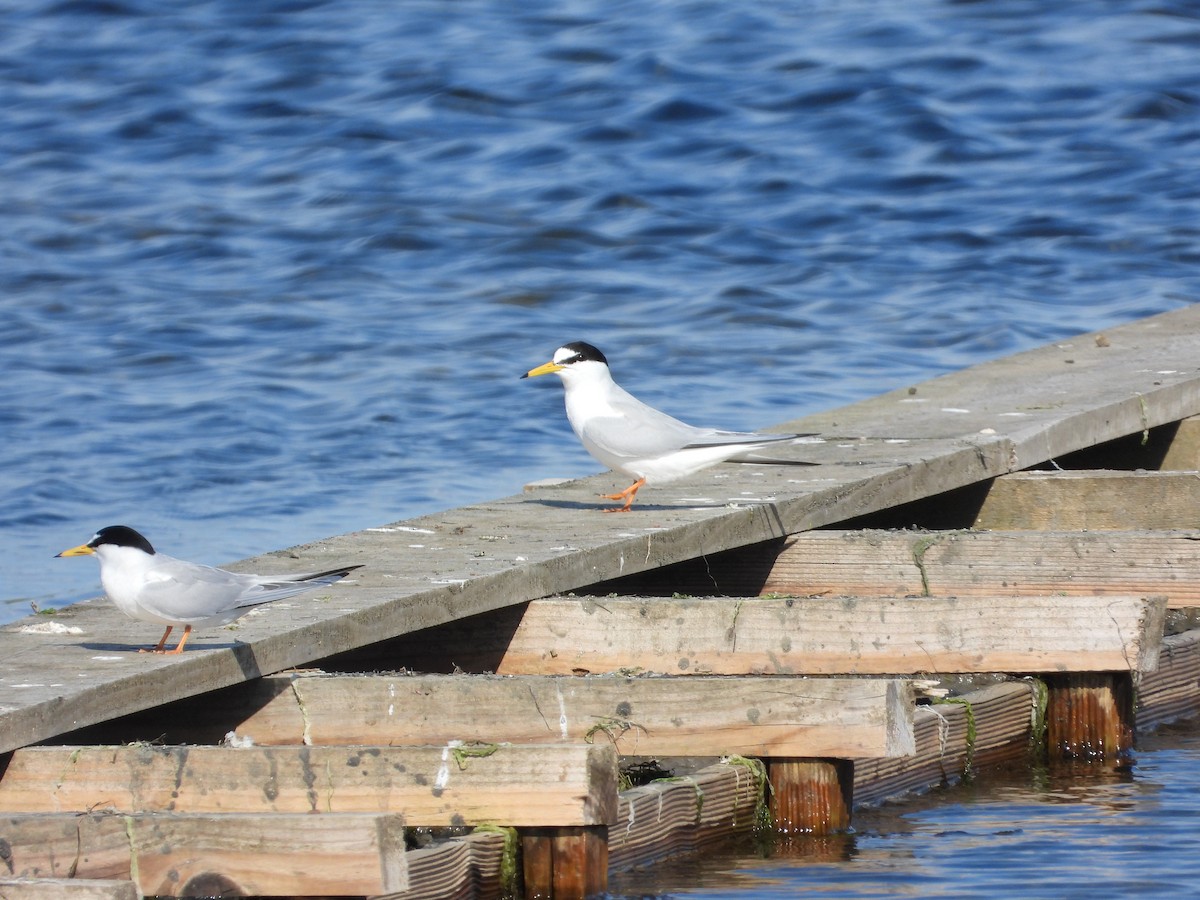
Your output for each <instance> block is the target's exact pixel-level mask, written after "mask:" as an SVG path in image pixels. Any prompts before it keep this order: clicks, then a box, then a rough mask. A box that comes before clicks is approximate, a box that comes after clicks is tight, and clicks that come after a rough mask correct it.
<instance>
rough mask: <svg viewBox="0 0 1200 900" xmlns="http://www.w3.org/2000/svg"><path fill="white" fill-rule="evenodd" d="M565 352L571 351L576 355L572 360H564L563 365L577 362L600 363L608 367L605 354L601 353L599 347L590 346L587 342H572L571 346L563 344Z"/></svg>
mask: <svg viewBox="0 0 1200 900" xmlns="http://www.w3.org/2000/svg"><path fill="white" fill-rule="evenodd" d="M562 348H563V349H564V350H570V351H571V352H572V353H574V354H575V355H574V356H573V357H571V358H570V359H564V360H563V364H564V365H565V364H567V363H575V362H587V361H589V360H590V361H592V362H600V363H604V364H605V365H606V366H607V365H608V360H607V359H605V358H604V354H603V353H601V352H600V349H599V348H598V347H595V346H593V345H592V344H589V343H588V342H587V341H571V343H569V344H563V345H562Z"/></svg>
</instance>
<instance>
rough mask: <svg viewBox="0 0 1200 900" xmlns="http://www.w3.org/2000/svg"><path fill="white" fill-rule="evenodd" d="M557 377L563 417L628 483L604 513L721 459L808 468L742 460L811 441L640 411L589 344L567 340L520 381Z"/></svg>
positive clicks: (643, 407)
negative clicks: (645, 489)
mask: <svg viewBox="0 0 1200 900" xmlns="http://www.w3.org/2000/svg"><path fill="white" fill-rule="evenodd" d="M551 374H554V375H557V376H558V377H559V378H560V379H562V383H563V396H564V400H565V401H566V406H567V419H568V420H569V421H570V423H571V428H572V429H573V430H574V431H575V434H576V436H577V437H578V438H579V440H580V441H581V442H582V444H583V446H584V449H586V450H587V452H588V453H590V454H591V455H592V456H593V457H594V458H595V459H596V460H597V461H599V462H600V463H602V464H603V465H605V466H607V467H608V468H610V469H613V470H615V471H617V472H621V473H622V474H624V475H628V476H629V477H630V478H634V479H636V481H634V483H633V484H631V485H630V486H629V487H627V488H626V489H625V490H623V491H620V492H619V493H616V494H601V495H600V496H601V497H603V498H604V499H606V500H620V501H624V505H623V506H618V507H614V508H612V509H609V510H606V512H629V510H630V508H631V507H632V506H633V498H634V497H635V496H636V495H637V492H638V489H639V488H641V487H642V486H643V485H645V484H648V483H659V482H664V481H671V480H673V479H676V478H682V477H683V476H685V475H691V474H692V473H693V472H698V471H700V470H701V469H705V468H707V467H709V466H712V465H716V464H717V463H720V462H726V461H744V462H761V463H768V464H771V463H774V464H785V465H815V463H808V462H803V461H800V460H791V459H768V458H756V459H750V458H745V457H746V454H750V453H753V452H754V451H755V450H759V449H761V448H763V447H765V446H767V445H768V444H776V443H783V442H785V441H794V440H796V439H797V438H802V437H811V435H807V434H773V433H766V432H760V431H755V432H746V431H721V430H719V429H716V428H698V427H696V426H695V425H688V424H687V423H686V422H681V421H679V420H678V419H676V418H674V417H672V416H669V415H667V414H666V413H664V412H660V411H659V410H657V409H655V408H654V407H652V406H647V405H646V404H645V403H643V402H642V401H641V400H638V399H637V398H636V397H634V396H633V395H632V394H630V393H629V392H628V391H626V390H625V389H624V388H622V387H621V386H620V385H619V384H617V383H616V382H615V381H614V380H613V377H612V373H611V372H610V371H609V368H608V360H607V359H605V357H604V354H603V353H601V352H600V351H599V350H598V349H596V348H595V347H593V346H592V345H591V344H588V343H585V342H583V341H572V342H571V343H569V344H564V345H563V346H561V347H559V348H558V349H557V350H555V351H554V358H553V359H551V360H550V362H548V363H544V364H543V365H540V366H538V367H537V368H535V369H530V370H529V371H528V372H526V373H525V374H524V375H522V376H521V377H522V378H536V377H537V376H539V375H551Z"/></svg>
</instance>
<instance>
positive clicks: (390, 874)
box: [0, 813, 408, 897]
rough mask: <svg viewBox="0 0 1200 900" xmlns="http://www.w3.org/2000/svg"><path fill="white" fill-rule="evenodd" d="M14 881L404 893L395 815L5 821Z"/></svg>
mask: <svg viewBox="0 0 1200 900" xmlns="http://www.w3.org/2000/svg"><path fill="white" fill-rule="evenodd" d="M0 834H3V836H4V840H5V841H6V843H7V845H8V847H9V848H10V849H11V858H12V867H13V872H14V874H16V875H20V876H23V877H39V878H47V877H48V878H64V877H71V876H78V877H81V878H115V879H122V880H132V881H135V882H136V883H137V884H138V886H139V887H140V889H141V891H142V892H143V893H145V894H147V895H158V896H166V897H195V896H218V895H222V894H224V895H230V896H292V895H309V896H312V895H314V894H315V895H322V894H342V895H344V894H360V895H365V894H379V893H385V892H388V891H396V890H403V889H405V888H407V887H408V874H407V867H406V863H405V850H404V820H403V818H402V817H400V816H391V815H330V816H310V815H270V816H261V815H207V816H205V815H201V816H187V815H153V814H150V815H111V814H99V813H90V814H86V815H61V814H59V815H24V816H21V815H17V816H14V815H9V814H5V815H4V816H2V817H0Z"/></svg>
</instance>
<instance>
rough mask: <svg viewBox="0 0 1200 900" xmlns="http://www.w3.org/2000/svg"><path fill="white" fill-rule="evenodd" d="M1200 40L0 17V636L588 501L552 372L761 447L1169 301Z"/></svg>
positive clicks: (596, 12) (379, 6)
mask: <svg viewBox="0 0 1200 900" xmlns="http://www.w3.org/2000/svg"><path fill="white" fill-rule="evenodd" d="M1198 15H1200V14H1197V11H1196V8H1195V7H1194V6H1192V5H1187V4H1182V3H1180V4H1177V5H1172V4H1170V3H1159V2H1155V3H1138V2H1113V3H1107V4H1104V5H1103V6H1102V7H1099V8H1093V7H1086V8H1085V7H1078V8H1076V7H1073V6H1067V7H1064V8H1059V5H1054V4H1040V3H1031V2H995V3H969V2H934V0H915V2H912V3H906V4H894V3H867V2H847V3H839V4H811V3H795V2H791V0H789V2H763V3H756V4H744V3H735V2H670V3H668V2H659V3H654V2H651V3H631V4H626V3H619V2H618V3H614V2H611V0H605V2H575V0H554V2H543V0H531V2H526V3H521V4H510V3H504V2H488V0H462V2H455V3H443V2H436V3H435V2H419V0H412V2H406V3H383V2H371V0H337V2H318V0H307V2H306V0H288V2H284V0H276V2H261V3H237V2H217V0H208V2H205V0H191V2H169V0H161V2H151V0H91V2H89V0H57V2H21V3H13V2H7V3H6V2H0V123H2V126H3V127H0V186H2V188H3V189H2V190H0V221H2V223H3V229H2V230H0V247H2V248H3V250H2V259H0V303H2V304H3V329H2V332H0V334H2V338H0V367H2V371H3V372H4V374H5V376H6V378H5V383H6V390H5V391H4V392H3V393H2V394H0V428H2V430H3V435H4V440H3V441H0V538H2V540H3V547H4V554H3V562H2V565H3V572H2V575H3V579H2V585H0V607H2V608H3V609H5V610H6V612H5V613H4V615H5V617H7V618H11V617H12V616H15V615H17V614H18V613H21V612H24V611H26V610H27V609H28V606H29V603H30V602H31V601H32V602H36V603H38V604H41V605H55V604H60V603H64V602H68V601H71V600H74V599H78V598H80V597H82V596H86V595H90V594H92V593H95V592H96V591H97V590H98V584H99V581H98V577H97V574H96V567H95V565H94V564H92V563H90V562H86V561H85V562H79V561H61V560H59V561H55V560H52V559H51V556H52V555H53V554H54V553H55V552H57V551H58V550H60V549H62V548H64V547H67V546H73V545H74V544H76V543H79V542H81V541H83V540H86V539H87V538H88V537H90V536H91V534H92V533H93V532H94V531H95V530H96V529H97V528H99V527H101V526H103V525H106V524H111V523H116V522H124V523H128V524H132V525H135V526H136V527H138V528H140V529H141V530H143V531H144V532H145V533H146V534H147V535H148V536H150V538H151V540H153V541H154V542H156V543H157V544H158V545H160V546H162V547H163V549H165V550H166V551H167V552H170V553H174V554H175V555H179V556H184V557H187V558H192V559H197V560H202V561H206V562H212V563H221V562H228V561H231V560H234V559H239V558H242V557H245V556H248V555H251V554H254V553H258V552H263V551H267V550H271V549H276V548H280V547H285V546H289V545H291V544H294V543H297V542H301V541H305V540H309V539H316V538H320V537H324V536H328V535H330V534H335V533H342V532H346V531H350V530H354V529H358V528H363V527H370V526H375V525H380V524H384V523H387V522H391V521H395V520H397V519H400V518H405V517H410V516H412V515H415V514H419V513H423V512H429V511H433V510H437V509H442V508H448V507H452V506H456V505H462V504H466V503H469V502H472V501H478V500H484V499H488V498H491V497H496V496H503V495H507V494H511V493H514V492H516V491H518V490H520V488H521V486H522V485H523V484H524V483H525V482H527V481H530V480H533V479H536V478H541V477H548V476H556V475H581V474H587V473H590V472H593V471H596V470H597V465H596V464H595V463H593V462H592V461H591V460H590V459H589V458H588V457H587V456H586V455H585V454H584V453H583V451H582V449H581V448H579V446H578V445H577V443H576V442H575V440H574V438H573V436H572V435H571V434H570V432H569V429H568V427H567V424H566V421H565V417H564V416H563V414H562V409H561V398H560V393H561V392H560V390H559V388H558V385H557V384H554V383H545V384H544V383H541V382H534V383H530V382H524V383H522V382H518V381H517V375H518V374H519V373H521V372H524V371H525V370H526V369H528V368H530V367H531V366H533V365H535V364H537V363H540V362H542V361H544V360H545V359H547V358H548V357H549V355H550V353H551V352H552V351H553V349H554V348H555V347H556V346H558V345H559V344H561V343H563V342H565V341H567V340H572V339H586V340H590V341H592V342H593V343H596V344H598V345H599V346H600V347H601V348H603V349H604V350H606V352H607V353H608V355H609V357H610V359H611V360H612V362H613V366H614V369H615V371H616V374H617V376H618V378H619V379H622V380H623V381H624V382H625V383H626V384H627V385H628V386H629V387H630V388H631V389H632V390H634V392H635V393H639V394H641V395H643V396H644V397H645V398H646V399H648V400H649V401H651V402H653V403H655V404H657V405H660V406H663V407H666V408H667V409H669V410H670V411H672V412H674V413H675V414H676V415H679V416H681V417H683V418H690V419H692V420H695V421H700V422H705V423H711V424H715V425H721V426H725V427H747V428H748V427H758V426H764V425H768V424H772V423H776V422H780V421H784V420H786V419H790V418H794V417H796V416H798V415H801V414H804V413H806V412H810V411H814V410H819V409H823V408H827V407H830V406H833V405H840V404H843V403H846V402H849V401H852V400H855V399H859V398H862V397H865V396H869V395H873V394H876V393H879V392H882V391H884V390H887V389H890V388H893V387H896V386H898V385H903V384H905V383H909V382H912V381H916V380H921V379H925V378H928V377H931V376H934V375H937V374H939V373H941V372H945V371H947V370H951V369H955V368H959V367H962V366H965V365H968V364H971V363H974V362H977V361H980V360H983V359H986V358H990V357H996V356H1000V355H1004V354H1008V353H1011V352H1013V351H1016V350H1019V349H1022V348H1026V347H1029V346H1032V345H1037V344H1040V343H1044V342H1046V341H1049V340H1053V339H1057V338H1060V337H1063V336H1066V335H1070V334H1073V333H1077V332H1080V331H1085V330H1091V329H1095V328H1102V327H1106V326H1108V325H1111V324H1113V323H1117V322H1122V321H1126V320H1129V319H1132V318H1136V317H1139V316H1143V315H1146V314H1149V313H1154V312H1158V311H1162V310H1167V309H1171V308H1174V307H1178V306H1180V305H1182V304H1186V303H1189V302H1192V301H1193V300H1194V299H1195V298H1196V296H1197V293H1198V292H1197V288H1198V285H1200V275H1198V274H1197V262H1200V253H1198V250H1197V245H1196V237H1197V233H1198V229H1200V197H1198V194H1200V182H1197V179H1196V172H1197V164H1198V163H1200V152H1198V150H1197V147H1198V144H1197V140H1198V138H1200V116H1198V112H1200V91H1198V89H1197V85H1198V84H1200V18H1198ZM548 381H551V382H552V381H553V380H552V379H549V380H548Z"/></svg>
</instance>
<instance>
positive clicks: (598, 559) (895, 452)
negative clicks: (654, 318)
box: [0, 307, 1200, 752]
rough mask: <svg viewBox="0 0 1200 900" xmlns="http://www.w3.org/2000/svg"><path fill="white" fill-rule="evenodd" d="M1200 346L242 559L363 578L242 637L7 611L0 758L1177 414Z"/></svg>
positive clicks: (1119, 348)
mask: <svg viewBox="0 0 1200 900" xmlns="http://www.w3.org/2000/svg"><path fill="white" fill-rule="evenodd" d="M1198 349H1200V309H1198V308H1196V307H1190V308H1187V309H1184V310H1180V311H1177V312H1173V313H1168V314H1164V315H1162V316H1157V317H1154V318H1152V319H1147V320H1144V321H1141V322H1136V323H1133V324H1131V325H1128V326H1123V327H1121V328H1118V329H1112V330H1110V331H1108V332H1107V333H1106V340H1105V342H1104V346H1103V347H1101V346H1100V345H1099V344H1098V343H1097V342H1096V341H1094V340H1092V339H1089V338H1087V337H1081V338H1079V339H1077V340H1073V341H1057V342H1055V343H1054V344H1052V345H1048V346H1046V347H1043V348H1040V349H1038V350H1035V351H1030V352H1028V353H1022V354H1018V355H1017V356H1014V357H1010V358H1008V359H1005V360H997V361H995V362H991V363H986V364H983V365H981V366H977V367H974V368H972V369H969V370H965V371H963V372H958V373H954V374H952V375H947V376H943V377H942V378H938V379H934V380H933V381H930V382H926V383H925V384H923V385H918V386H914V387H912V388H906V389H903V390H901V391H897V392H893V393H891V394H887V395H884V396H882V397H879V398H876V399H874V400H871V401H865V402H864V403H861V404H855V405H853V406H851V407H846V408H843V409H839V410H831V411H829V412H827V413H821V414H819V415H814V416H811V417H808V418H806V419H802V420H797V421H794V422H790V423H786V426H787V428H788V430H796V431H814V430H815V431H820V432H822V433H823V434H824V435H826V437H827V440H826V441H825V443H822V444H813V445H804V446H799V447H795V448H791V449H790V450H789V452H791V451H792V450H794V452H795V453H796V455H797V456H802V457H804V458H806V459H809V460H811V461H815V462H819V463H821V464H822V465H821V466H820V468H819V469H803V470H797V469H795V468H794V467H786V466H775V467H770V466H746V465H738V466H724V467H720V468H717V469H710V470H706V471H705V472H702V473H698V474H696V475H695V476H692V477H689V478H688V479H684V480H681V481H680V482H678V483H675V484H672V485H668V486H666V487H663V488H661V489H659V490H656V491H655V492H654V493H653V494H648V495H647V499H646V502H645V503H644V504H639V506H638V508H636V510H635V512H634V513H632V514H630V515H627V516H603V515H600V514H598V513H596V512H595V509H596V502H595V496H594V495H595V494H597V493H600V492H602V491H603V490H605V489H611V488H612V486H613V482H614V479H613V478H612V477H611V476H608V475H605V476H599V477H597V478H592V479H581V480H578V481H574V482H570V483H568V484H565V485H560V486H556V487H552V488H548V489H546V490H544V491H539V492H534V493H530V494H525V493H521V494H516V495H513V496H511V497H507V498H502V499H500V500H496V501H492V502H488V503H482V504H478V505H475V506H471V507H465V508H462V509H457V510H449V511H445V512H440V513H436V514H432V515H429V516H424V517H421V518H417V519H412V520H408V521H406V522H402V523H394V524H392V525H387V526H383V527H381V528H376V529H368V530H366V531H362V532H357V533H354V534H351V535H343V536H340V537H337V538H332V539H330V540H328V541H322V542H319V543H315V544H310V545H306V546H302V547H297V548H292V549H291V550H288V551H284V552H281V553H277V554H270V555H267V556H264V557H260V558H257V559H253V560H246V561H243V562H242V563H239V564H238V565H237V566H235V568H239V569H242V570H254V571H261V572H266V573H283V572H295V571H298V570H312V569H320V568H329V567H331V566H332V565H340V564H346V565H349V564H361V565H363V566H364V568H363V569H362V570H361V571H360V572H358V573H356V577H355V581H356V583H355V584H353V585H345V584H343V585H340V586H337V587H334V588H331V589H330V591H329V592H328V593H326V594H316V595H313V596H306V597H303V598H297V599H296V600H295V601H289V602H286V603H283V604H275V605H272V606H270V607H266V608H264V609H263V610H262V611H261V613H259V614H256V615H255V616H252V617H248V618H247V619H244V620H243V621H242V622H241V623H239V625H238V628H237V631H236V632H233V633H231V632H230V631H227V630H217V631H210V632H202V633H200V634H198V635H197V636H196V638H195V639H194V649H193V646H192V645H189V648H188V650H189V651H190V652H186V653H183V654H180V656H178V657H171V658H168V659H161V658H149V657H146V656H144V655H143V656H138V655H137V654H135V653H133V652H131V647H134V646H137V645H144V644H146V643H147V642H149V641H151V640H153V638H154V634H153V632H150V633H149V634H147V633H146V628H145V626H143V625H139V624H137V623H131V622H129V621H128V620H126V619H124V618H123V617H122V616H120V615H119V614H118V613H117V612H115V611H114V610H112V609H111V607H109V606H108V605H107V604H102V603H99V602H93V603H88V604H81V605H77V606H76V607H73V608H71V609H70V610H69V611H64V612H62V613H60V614H59V616H57V617H56V622H57V624H61V625H62V626H64V627H65V628H67V629H79V631H78V632H70V631H68V632H65V633H60V634H46V633H32V632H27V631H24V630H23V629H25V628H28V627H30V626H33V625H42V624H45V622H44V621H37V620H25V621H22V622H18V623H15V624H14V625H12V626H10V627H7V628H4V629H0V752H4V751H6V750H10V749H13V748H15V747H20V746H24V745H26V744H30V743H34V742H36V741H41V740H45V739H47V738H50V737H52V736H54V735H58V734H63V733H65V732H68V731H70V730H72V729H76V728H80V727H83V726H86V725H89V724H94V723H96V722H101V721H106V720H109V719H112V718H114V717H116V716H120V715H125V714H128V713H131V712H135V711H137V710H140V709H148V708H152V707H155V706H159V705H162V704H164V703H167V702H171V701H173V700H177V699H180V698H183V697H189V696H195V695H197V694H200V693H203V692H205V691H209V690H214V689H217V688H220V687H224V686H227V685H231V684H236V683H239V682H243V681H246V680H249V679H253V678H256V677H258V676H259V675H262V674H264V673H270V672H278V671H282V670H284V669H287V668H289V667H295V666H304V665H307V664H310V663H312V662H314V661H318V660H322V659H325V658H327V657H330V656H332V655H334V654H339V653H344V652H347V651H350V650H353V649H355V648H358V647H362V646H364V645H367V644H371V643H375V642H378V641H382V640H385V639H388V638H392V637H395V636H397V635H401V634H409V633H412V632H415V631H420V630H421V629H425V628H430V627H433V626H436V625H440V624H443V623H445V622H448V621H452V620H455V619H458V618H462V617H465V616H470V615H476V614H480V613H485V612H489V611H492V610H496V609H500V608H503V607H505V606H509V605H514V604H519V603H524V602H526V601H529V600H533V599H537V598H540V597H545V596H549V595H551V594H555V593H565V592H569V591H573V590H577V589H580V588H582V587H585V586H588V585H593V584H596V583H598V582H602V581H607V580H610V579H615V578H618V577H620V576H624V575H630V574H634V573H638V572H646V571H650V570H654V569H658V568H661V567H663V566H668V565H671V564H673V563H677V562H680V561H683V560H690V559H694V558H696V557H697V556H701V555H707V554H712V553H718V552H721V551H723V550H729V549H732V548H737V547H744V546H747V545H750V544H754V543H759V542H763V541H769V540H772V539H778V538H781V537H784V536H786V535H788V534H794V533H797V532H801V531H805V530H807V529H811V528H815V527H821V526H825V525H830V524H833V523H837V522H843V521H846V520H848V519H852V518H855V517H857V516H862V515H865V514H867V513H872V512H877V511H879V510H881V509H885V508H889V507H892V506H895V505H897V504H902V503H906V502H908V501H912V500H918V499H922V498H927V497H932V496H936V495H939V494H942V493H944V492H946V491H949V490H953V489H955V488H958V487H963V486H966V485H971V484H976V483H978V482H981V481H984V480H986V479H990V478H993V477H995V476H997V475H1001V474H1004V473H1006V472H1010V471H1015V470H1019V469H1023V468H1027V467H1029V466H1032V465H1036V464H1039V463H1042V462H1045V461H1047V460H1049V459H1053V458H1055V457H1057V456H1061V455H1064V454H1067V453H1070V452H1072V451H1075V450H1078V449H1081V448H1086V447H1091V446H1094V445H1096V444H1100V443H1103V442H1105V441H1108V440H1112V439H1114V438H1118V437H1122V436H1125V435H1130V434H1139V433H1141V432H1142V431H1143V430H1144V429H1147V428H1154V427H1155V426H1159V425H1163V424H1165V423H1170V422H1175V421H1177V420H1179V419H1182V418H1184V417H1187V416H1191V415H1195V414H1197V413H1200V374H1197V372H1196V370H1195V366H1194V360H1195V359H1196V357H1197V351H1198ZM1147 359H1153V360H1154V361H1155V365H1154V366H1147V365H1146V360H1147ZM151 537H153V536H151ZM179 552H180V553H181V555H183V554H185V552H186V548H180V550H179ZM851 593H854V592H851ZM892 593H894V592H892ZM1124 593H1154V592H1144V591H1125V592H1124ZM234 637H236V638H237V641H240V642H241V643H239V642H235V640H234ZM63 672H69V673H71V677H70V678H65V677H63V675H62V673H63Z"/></svg>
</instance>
